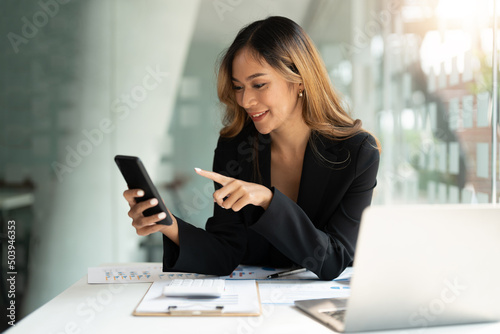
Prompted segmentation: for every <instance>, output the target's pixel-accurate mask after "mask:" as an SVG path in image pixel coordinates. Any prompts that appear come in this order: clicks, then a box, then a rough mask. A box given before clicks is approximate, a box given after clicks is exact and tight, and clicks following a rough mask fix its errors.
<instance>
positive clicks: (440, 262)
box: [295, 205, 500, 332]
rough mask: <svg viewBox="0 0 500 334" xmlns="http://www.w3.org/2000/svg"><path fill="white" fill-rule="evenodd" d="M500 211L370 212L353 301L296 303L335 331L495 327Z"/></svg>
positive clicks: (427, 208) (499, 313)
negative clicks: (483, 324)
mask: <svg viewBox="0 0 500 334" xmlns="http://www.w3.org/2000/svg"><path fill="white" fill-rule="evenodd" d="M499 259H500V206H494V205H470V206H469V205H415V206H396V207H394V206H378V207H377V206H372V207H370V208H368V209H366V210H365V212H364V213H363V215H362V219H361V228H360V232H359V237H358V242H357V248H356V254H355V259H354V269H353V271H354V273H353V277H352V279H351V295H350V297H348V298H347V299H346V298H344V299H333V298H327V299H315V300H302V301H296V302H295V305H296V306H297V307H298V308H299V309H301V310H303V311H305V312H307V313H308V314H309V315H311V316H312V317H314V318H315V319H317V320H318V321H320V322H322V323H324V324H326V325H327V326H330V327H331V328H333V329H335V330H336V331H338V332H356V331H369V330H384V329H396V328H425V327H431V326H439V325H452V324H466V323H477V322H490V321H499V320H500V302H499V301H500V283H499V282H500V261H499Z"/></svg>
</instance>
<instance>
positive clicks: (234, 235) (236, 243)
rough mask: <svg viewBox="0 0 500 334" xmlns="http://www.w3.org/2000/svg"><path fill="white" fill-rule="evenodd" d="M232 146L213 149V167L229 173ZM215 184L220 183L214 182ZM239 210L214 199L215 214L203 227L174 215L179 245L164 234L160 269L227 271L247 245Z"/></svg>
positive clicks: (220, 273) (232, 267) (222, 273)
mask: <svg viewBox="0 0 500 334" xmlns="http://www.w3.org/2000/svg"><path fill="white" fill-rule="evenodd" d="M234 153H235V152H234V150H224V149H220V148H219V145H218V148H217V149H216V150H215V156H214V163H213V171H214V172H217V173H220V174H224V175H231V174H232V173H231V172H232V170H231V168H232V166H233V164H231V162H232V161H235V159H234V158H233V155H234ZM215 186H216V187H217V188H218V187H219V185H218V184H215ZM243 212H244V209H243V210H242V211H240V212H234V211H232V210H224V209H222V208H220V207H219V206H218V205H217V204H215V203H214V215H213V217H211V218H209V219H208V221H207V223H206V226H205V230H203V229H201V228H197V227H195V226H193V225H191V224H189V223H187V222H185V221H184V220H182V219H180V218H178V217H176V218H177V224H178V226H179V246H177V245H176V244H175V243H174V242H172V241H171V240H170V239H169V238H167V237H166V236H163V271H183V272H196V273H201V274H210V275H218V276H224V275H229V274H230V273H231V272H232V271H233V270H234V268H236V267H237V266H238V265H239V264H240V263H241V260H242V258H243V255H244V253H245V250H246V245H247V235H246V226H245V223H244V219H243V218H242V215H243Z"/></svg>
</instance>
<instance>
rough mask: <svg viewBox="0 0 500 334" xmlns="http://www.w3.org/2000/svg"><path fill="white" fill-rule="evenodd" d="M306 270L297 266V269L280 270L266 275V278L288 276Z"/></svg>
mask: <svg viewBox="0 0 500 334" xmlns="http://www.w3.org/2000/svg"><path fill="white" fill-rule="evenodd" d="M306 270H307V269H306V268H298V269H292V270H287V271H282V272H280V273H276V274H272V275H268V276H267V278H278V277H283V276H289V275H293V274H298V273H303V272H304V271H306Z"/></svg>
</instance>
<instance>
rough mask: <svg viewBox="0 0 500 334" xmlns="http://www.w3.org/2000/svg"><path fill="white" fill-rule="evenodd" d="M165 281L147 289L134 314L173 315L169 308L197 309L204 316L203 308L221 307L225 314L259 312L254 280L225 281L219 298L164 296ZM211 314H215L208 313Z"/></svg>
mask: <svg viewBox="0 0 500 334" xmlns="http://www.w3.org/2000/svg"><path fill="white" fill-rule="evenodd" d="M167 284H169V283H168V282H165V281H163V282H162V281H158V282H154V283H153V284H152V285H151V287H150V288H149V290H148V292H147V293H146V295H145V296H144V298H143V299H142V301H141V302H140V304H139V305H138V306H137V308H136V309H135V311H134V315H144V316H147V315H173V314H170V313H169V308H171V307H175V309H176V310H184V311H199V312H200V314H194V313H193V314H188V315H204V314H203V312H204V311H209V312H210V311H212V310H215V309H217V308H219V309H221V310H222V311H221V314H219V315H221V316H224V315H247V316H252V315H255V316H258V315H260V300H259V293H258V289H257V285H256V283H255V281H253V280H226V284H225V290H224V292H223V294H222V296H221V297H219V298H205V299H196V298H179V297H165V296H163V294H162V291H163V288H164V287H165V285H167ZM210 315H214V314H210Z"/></svg>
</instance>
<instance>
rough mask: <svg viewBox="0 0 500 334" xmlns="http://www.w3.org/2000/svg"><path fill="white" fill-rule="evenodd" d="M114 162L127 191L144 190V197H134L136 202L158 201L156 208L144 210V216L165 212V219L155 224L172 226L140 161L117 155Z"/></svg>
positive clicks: (158, 195)
mask: <svg viewBox="0 0 500 334" xmlns="http://www.w3.org/2000/svg"><path fill="white" fill-rule="evenodd" d="M115 162H116V164H117V165H118V168H119V169H120V172H121V173H122V175H123V177H124V178H125V181H126V182H127V186H128V188H129V189H142V190H144V196H143V197H136V198H135V200H136V202H142V201H147V200H150V199H152V198H156V199H157V200H158V205H157V206H154V207H152V208H149V209H146V210H144V213H143V214H144V216H146V217H148V216H152V215H155V214H158V213H160V212H165V213H166V214H167V217H166V218H165V219H163V220H160V221H159V222H157V224H162V225H172V218H170V215H169V214H168V211H167V208H166V207H165V204H164V203H163V200H162V199H161V196H160V194H159V193H158V190H157V189H156V187H155V186H154V184H153V182H152V181H151V179H150V177H149V175H148V172H147V171H146V168H145V167H144V165H143V164H142V161H141V159H139V158H138V157H133V156H128V155H117V156H115Z"/></svg>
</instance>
